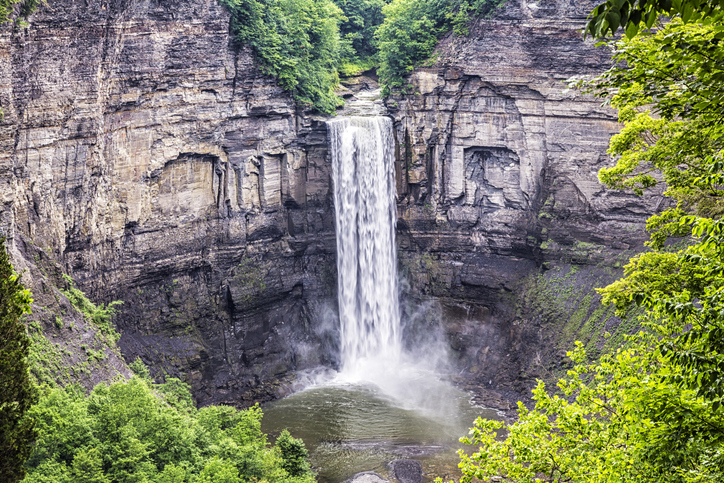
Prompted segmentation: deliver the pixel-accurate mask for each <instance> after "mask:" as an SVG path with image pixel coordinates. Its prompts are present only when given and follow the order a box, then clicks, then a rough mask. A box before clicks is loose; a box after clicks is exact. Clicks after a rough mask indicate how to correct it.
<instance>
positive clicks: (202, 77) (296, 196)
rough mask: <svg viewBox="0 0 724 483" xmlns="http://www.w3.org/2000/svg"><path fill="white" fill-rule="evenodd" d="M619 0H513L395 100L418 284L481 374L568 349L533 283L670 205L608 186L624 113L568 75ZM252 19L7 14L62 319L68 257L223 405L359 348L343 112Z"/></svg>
mask: <svg viewBox="0 0 724 483" xmlns="http://www.w3.org/2000/svg"><path fill="white" fill-rule="evenodd" d="M595 4H596V2H594V1H583V2H580V1H577V2H574V1H571V0H539V1H537V2H535V1H531V2H528V1H522V0H508V1H507V2H506V4H505V7H504V9H502V10H500V11H497V12H496V13H495V15H494V16H493V18H492V19H489V20H480V21H478V22H477V23H476V24H475V25H473V26H472V28H471V31H470V35H469V36H468V37H465V38H456V37H452V36H451V37H448V38H446V39H445V40H444V41H443V42H442V44H441V45H440V48H439V55H438V57H437V59H438V60H437V62H436V64H435V65H434V66H433V67H427V68H419V69H417V70H416V71H415V72H414V74H413V75H412V77H411V82H412V85H413V89H412V93H411V94H409V95H400V94H398V95H395V96H393V97H392V98H391V99H389V101H388V103H387V105H388V108H389V110H390V112H391V114H392V116H393V118H394V120H395V130H396V132H395V134H396V139H397V146H398V156H397V158H398V161H397V163H398V169H397V174H398V195H399V223H398V241H399V245H400V256H399V260H400V270H401V272H402V273H403V275H404V276H405V278H406V279H407V281H408V282H409V290H408V299H409V300H412V302H413V303H412V304H411V306H414V305H415V304H423V305H424V304H430V306H431V307H432V306H434V308H435V310H436V311H437V314H438V315H439V317H438V318H439V319H442V320H444V321H445V323H446V326H445V329H446V331H447V336H448V340H449V342H450V346H451V347H452V349H453V351H454V352H455V353H456V354H458V359H459V363H460V364H461V366H462V367H464V368H466V369H467V371H468V374H469V375H470V377H472V378H473V379H474V380H475V381H477V382H478V383H480V384H483V382H481V381H484V384H486V385H490V386H491V387H495V386H496V385H500V384H502V383H504V382H505V381H510V380H516V378H520V377H521V376H520V374H521V373H522V372H524V371H528V373H531V371H529V369H530V368H531V364H534V362H532V360H533V359H537V360H540V359H541V357H543V358H545V355H544V356H540V354H537V355H536V356H535V358H533V356H532V354H536V351H535V350H533V349H535V348H536V347H540V345H541V344H542V343H543V342H545V340H546V338H545V332H546V330H547V329H546V328H545V324H546V320H545V317H544V316H541V315H540V313H537V315H535V317H533V318H529V317H528V316H527V315H526V311H525V310H524V309H521V307H520V304H519V302H518V300H517V298H516V297H518V291H519V290H520V287H521V283H522V281H524V280H527V279H529V277H530V276H531V274H535V273H537V272H538V271H539V270H540V268H541V266H545V265H546V264H550V263H553V264H556V263H567V264H571V263H574V264H578V265H587V266H589V268H590V267H593V268H591V270H594V269H595V264H598V263H605V262H606V260H608V259H610V258H611V257H614V256H618V255H619V254H621V253H623V252H625V251H626V250H629V249H635V248H637V247H639V246H640V245H641V243H642V241H643V239H642V227H643V222H644V220H645V219H646V217H647V216H648V213H650V212H651V211H653V210H655V209H656V208H657V206H658V205H659V204H660V203H661V198H660V197H647V198H644V199H638V198H634V197H633V196H629V195H625V194H621V193H617V192H612V191H609V190H605V189H603V188H602V187H601V185H600V184H599V183H598V181H597V179H596V172H597V170H598V169H599V168H600V167H602V166H604V165H605V164H607V163H609V160H608V158H607V156H606V154H605V153H606V148H607V145H608V140H609V138H610V136H611V135H612V134H613V133H614V132H616V130H617V129H618V125H617V123H616V119H615V117H614V115H613V113H612V112H611V111H609V110H606V109H602V108H601V107H599V101H597V100H594V99H591V98H587V97H584V96H582V95H581V94H580V93H578V92H575V91H571V90H568V89H567V88H566V85H565V83H564V80H565V79H567V78H569V77H570V76H572V75H581V74H589V73H597V72H600V71H601V70H602V69H603V68H604V66H605V65H607V64H608V62H609V56H608V53H607V52H605V51H604V50H600V49H595V48H594V47H593V45H592V43H591V42H584V41H583V40H582V38H581V34H580V29H581V28H582V26H583V25H584V23H585V18H586V15H587V14H588V12H589V11H590V10H591V9H592V8H593V7H594V6H595ZM228 23H229V17H228V13H227V12H226V11H225V10H224V9H223V8H222V7H221V6H219V5H218V3H217V0H199V1H194V2H190V1H186V0H181V1H177V2H173V3H172V4H171V3H169V2H140V1H135V0H129V1H102V0H90V2H86V3H83V4H81V3H79V2H77V1H75V0H62V1H59V2H55V3H53V4H52V6H41V9H40V10H39V12H38V13H36V14H35V15H34V16H33V17H32V19H31V23H30V26H29V27H28V28H24V29H20V30H13V28H12V26H10V25H4V26H2V27H1V28H0V57H2V60H3V61H2V62H1V63H0V104H1V105H2V108H3V110H4V113H5V116H4V119H3V121H2V122H1V123H0V147H1V149H0V195H1V202H2V203H1V204H0V225H1V227H2V229H3V231H4V232H5V233H6V234H7V235H8V236H9V238H10V244H11V247H12V250H13V254H14V257H15V259H16V261H17V263H18V266H22V267H28V268H29V270H30V271H29V275H32V277H31V278H32V280H31V281H30V283H31V288H32V289H33V290H36V291H37V290H40V291H42V293H43V294H45V295H44V296H43V297H42V298H41V299H39V300H42V304H43V305H44V307H46V308H47V307H49V308H50V309H51V310H40V311H39V310H36V315H37V317H38V318H39V320H41V321H43V322H44V323H45V325H46V326H48V327H51V326H52V324H53V323H54V322H53V320H54V317H55V315H54V312H53V311H54V310H55V308H57V310H56V312H57V313H60V312H61V309H62V307H66V306H67V304H66V303H65V302H64V301H63V300H62V296H61V295H60V292H59V291H58V287H57V286H55V285H54V284H57V283H59V282H58V281H59V280H61V278H59V273H60V270H61V269H62V271H64V272H67V273H69V274H71V275H72V276H73V277H74V279H75V280H76V281H77V283H78V285H79V286H80V287H81V288H82V289H84V290H85V291H86V292H87V293H88V294H89V296H90V297H91V298H92V299H93V300H95V301H102V302H108V301H111V300H123V301H124V302H125V303H124V305H123V307H122V312H121V315H120V316H119V318H118V321H117V322H118V325H119V328H120V330H121V331H122V333H123V336H122V338H121V340H120V345H121V348H122V350H123V355H124V356H125V357H126V359H127V360H129V361H130V360H133V359H135V358H136V357H137V356H140V357H141V358H142V360H143V361H145V362H146V363H147V364H149V365H151V366H152V368H153V369H154V371H155V372H156V374H157V375H159V374H161V373H166V374H169V375H172V376H180V377H182V378H183V379H185V380H186V381H188V382H190V383H191V384H192V387H193V389H194V393H195V395H196V397H197V399H198V400H199V401H200V402H201V403H211V402H229V403H234V404H245V403H248V402H251V401H253V400H263V399H268V398H271V397H275V396H277V395H279V394H281V393H283V391H284V387H283V386H282V385H280V384H279V383H278V381H280V380H284V379H285V378H286V377H287V376H288V375H289V374H291V373H292V372H293V371H294V370H296V369H302V368H305V367H311V366H315V365H318V364H326V365H334V364H335V363H336V361H335V357H336V356H335V354H336V353H337V351H336V349H335V344H336V343H337V339H338V338H337V335H336V330H337V329H336V322H335V316H334V305H335V303H334V300H335V298H336V296H335V293H336V267H335V238H334V215H333V214H334V208H333V206H332V194H331V193H332V190H331V180H330V171H331V168H330V163H329V156H328V153H327V133H326V128H325V125H324V119H321V118H316V117H314V116H310V115H309V114H308V113H304V112H300V111H299V110H297V109H296V108H295V106H294V104H293V102H292V99H291V98H290V96H289V95H288V94H287V93H285V92H283V91H282V90H281V89H280V88H279V87H278V85H277V84H276V82H275V81H274V80H273V79H271V78H269V77H267V76H264V75H262V74H261V73H260V72H259V71H258V70H257V69H256V68H255V67H254V64H253V59H252V57H251V55H250V54H249V52H248V51H246V50H243V49H242V50H238V49H236V48H234V46H233V45H232V43H231V39H230V36H229V34H228ZM372 84H374V82H372ZM357 90H358V89H357ZM357 90H355V92H357ZM39 260H40V261H39ZM41 262H42V264H41ZM41 265H42V266H43V267H52V268H53V270H56V268H57V272H58V273H56V274H55V275H54V276H49V275H48V274H47V273H46V272H47V270H49V269H41V268H39V267H41ZM579 276H580V275H579ZM593 278H595V277H593ZM593 278H590V280H593ZM587 280H588V279H587ZM591 283H593V282H591ZM587 290H588V288H587ZM53 300H56V302H54V301H53ZM58 300H60V301H58ZM54 304H57V307H56V305H54ZM36 305H37V304H36ZM54 307H55V308H54ZM66 308H67V307H66ZM574 309H575V307H574V306H571V310H574ZM405 310H408V308H406V309H405ZM409 310H410V311H412V310H415V307H412V308H409ZM536 317H537V318H536ZM63 330H66V329H63ZM61 335H62V334H60V333H59V335H58V338H59V339H62V337H61ZM555 350H558V349H557V348H556V349H555ZM110 357H111V358H112V357H114V356H110ZM111 362H112V363H109V364H110V365H109V369H108V374H111V373H112V372H113V371H116V372H121V373H125V374H127V370H126V369H124V368H123V367H121V366H122V363H121V362H120V361H119V360H116V359H113V360H112V361H111ZM526 377H528V376H526ZM94 381H95V379H93V380H91V382H94ZM275 381H276V382H275ZM521 381H522V382H521V385H518V386H515V387H513V388H512V389H513V390H516V391H518V393H520V392H521V391H524V390H526V389H527V388H528V386H527V385H528V383H529V379H525V378H523V379H521Z"/></svg>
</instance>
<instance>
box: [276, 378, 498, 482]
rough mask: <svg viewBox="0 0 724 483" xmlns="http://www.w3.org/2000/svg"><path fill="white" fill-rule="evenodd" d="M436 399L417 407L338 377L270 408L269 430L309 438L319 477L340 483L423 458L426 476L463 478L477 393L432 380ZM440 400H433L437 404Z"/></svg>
mask: <svg viewBox="0 0 724 483" xmlns="http://www.w3.org/2000/svg"><path fill="white" fill-rule="evenodd" d="M427 384H428V386H429V387H427V388H426V389H427V391H428V394H430V396H434V397H431V398H430V401H431V403H430V404H429V405H428V406H427V407H424V408H418V409H414V408H412V407H409V405H407V406H406V405H405V404H404V403H403V402H402V401H400V400H399V399H395V398H393V397H390V396H388V395H386V394H385V393H384V392H382V391H381V390H380V389H379V388H377V387H376V386H373V385H364V384H348V383H331V384H328V385H324V386H319V387H312V388H309V389H307V390H304V391H302V392H299V393H297V394H294V395H292V396H289V397H287V398H285V399H281V400H279V401H275V402H273V403H271V404H269V405H267V406H266V407H265V408H264V419H263V423H262V429H263V430H264V431H265V432H267V433H270V434H271V435H273V436H276V435H278V434H279V433H280V432H281V431H282V430H283V429H288V430H289V431H290V432H291V433H292V435H293V436H295V437H299V438H302V439H303V440H304V442H305V444H306V445H307V448H308V449H309V452H310V460H311V463H312V465H313V466H314V467H315V469H316V470H317V471H318V477H319V481H321V482H324V483H338V482H342V481H344V480H346V479H348V478H350V477H351V476H352V475H354V474H355V473H359V472H361V471H376V472H378V473H380V474H381V475H383V476H386V475H387V466H386V464H387V462H389V461H391V460H395V459H401V458H411V459H415V460H418V461H420V462H421V463H422V465H423V471H424V473H425V479H426V480H427V481H431V480H433V479H434V478H435V477H436V476H442V477H447V478H450V477H455V478H456V479H457V477H458V476H459V470H458V469H457V464H458V461H459V458H458V456H457V454H456V450H457V449H458V448H461V447H463V445H462V444H461V443H459V442H458V440H459V438H460V437H461V436H464V435H466V434H467V432H468V429H469V428H470V426H472V423H473V421H474V420H475V418H476V417H478V416H483V417H487V418H496V419H497V417H498V416H497V414H496V413H495V412H494V411H492V410H489V409H483V408H480V407H475V406H473V405H472V404H471V403H470V396H469V395H468V394H466V393H463V392H461V391H459V390H457V389H455V388H453V387H451V386H449V385H448V384H445V383H443V382H439V381H429V382H428V383H427ZM432 401H434V402H432Z"/></svg>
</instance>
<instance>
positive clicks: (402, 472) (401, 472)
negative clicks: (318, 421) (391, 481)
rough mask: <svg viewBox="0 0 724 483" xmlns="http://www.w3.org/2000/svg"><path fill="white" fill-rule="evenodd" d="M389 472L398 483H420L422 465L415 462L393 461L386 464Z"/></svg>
mask: <svg viewBox="0 0 724 483" xmlns="http://www.w3.org/2000/svg"><path fill="white" fill-rule="evenodd" d="M388 467H389V468H390V472H391V473H392V475H393V476H394V478H395V479H396V480H397V481H399V482H400V483H422V464H421V463H420V462H419V461H415V460H394V461H390V462H389V464H388Z"/></svg>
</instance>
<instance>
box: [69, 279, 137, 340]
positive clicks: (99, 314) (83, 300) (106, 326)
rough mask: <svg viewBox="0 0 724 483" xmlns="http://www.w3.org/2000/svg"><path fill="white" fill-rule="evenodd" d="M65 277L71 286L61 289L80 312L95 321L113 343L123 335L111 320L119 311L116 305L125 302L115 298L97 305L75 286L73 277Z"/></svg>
mask: <svg viewBox="0 0 724 483" xmlns="http://www.w3.org/2000/svg"><path fill="white" fill-rule="evenodd" d="M63 278H64V279H65V281H66V282H67V283H68V285H69V288H68V290H61V293H62V294H63V295H65V296H66V297H67V298H68V300H69V301H70V303H71V304H72V305H73V307H75V308H76V309H77V310H78V312H80V313H81V314H83V315H84V316H85V318H86V319H88V320H89V321H90V322H93V324H95V325H96V327H98V328H99V329H100V330H101V332H102V333H103V334H105V335H107V336H109V337H110V338H111V339H112V340H113V343H115V342H116V341H117V340H118V339H119V338H120V337H121V335H120V334H119V333H118V332H116V330H115V329H114V328H113V325H112V324H111V320H112V319H113V316H114V315H116V314H117V313H118V310H117V309H116V307H117V306H119V305H121V304H122V303H123V302H122V301H120V300H114V301H113V302H110V303H109V304H108V305H104V304H99V305H96V304H94V303H93V302H91V301H90V300H89V299H88V297H86V295H85V294H84V293H83V291H82V290H80V289H78V288H76V287H75V283H74V282H73V279H72V278H70V277H69V276H68V275H63Z"/></svg>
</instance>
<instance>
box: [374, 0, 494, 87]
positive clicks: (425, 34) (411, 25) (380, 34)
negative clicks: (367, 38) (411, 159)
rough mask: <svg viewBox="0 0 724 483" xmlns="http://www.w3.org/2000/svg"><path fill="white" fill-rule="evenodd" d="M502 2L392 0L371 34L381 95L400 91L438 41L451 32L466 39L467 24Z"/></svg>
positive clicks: (492, 0) (478, 0) (384, 9)
mask: <svg viewBox="0 0 724 483" xmlns="http://www.w3.org/2000/svg"><path fill="white" fill-rule="evenodd" d="M503 2H504V0H475V1H474V2H472V4H471V3H469V2H467V1H466V0H463V1H460V0H393V1H392V2H391V3H390V4H388V5H386V6H385V7H384V8H383V9H382V13H383V14H384V16H385V20H384V22H383V23H382V25H380V27H379V28H378V29H377V31H376V33H375V38H376V39H377V47H378V48H379V54H378V55H379V62H380V67H379V69H378V73H379V76H380V82H381V83H382V86H383V89H382V90H383V94H384V95H389V93H390V90H391V89H396V88H401V87H402V88H404V87H405V86H406V80H405V77H406V76H407V75H409V74H410V73H411V72H412V70H413V69H414V67H415V66H416V65H419V64H420V63H422V62H423V61H425V60H427V59H428V58H429V57H430V56H431V55H432V53H433V51H434V50H435V47H436V46H437V43H438V40H439V39H440V38H442V36H443V35H445V34H447V33H448V32H450V31H451V30H454V32H455V34H457V35H467V33H468V29H467V23H468V21H469V20H470V19H471V18H473V17H480V16H483V15H486V14H488V13H490V12H492V11H493V10H494V9H495V8H497V7H498V6H500V5H502V4H503Z"/></svg>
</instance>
